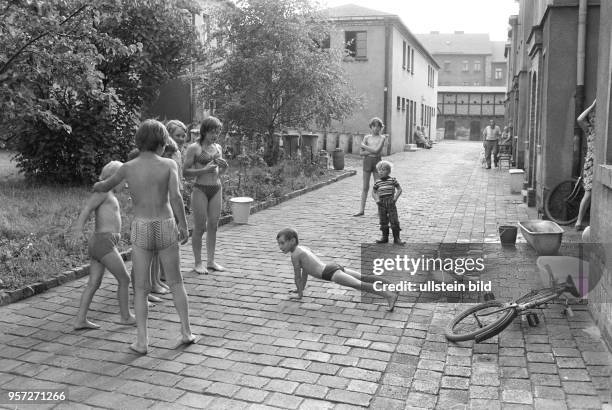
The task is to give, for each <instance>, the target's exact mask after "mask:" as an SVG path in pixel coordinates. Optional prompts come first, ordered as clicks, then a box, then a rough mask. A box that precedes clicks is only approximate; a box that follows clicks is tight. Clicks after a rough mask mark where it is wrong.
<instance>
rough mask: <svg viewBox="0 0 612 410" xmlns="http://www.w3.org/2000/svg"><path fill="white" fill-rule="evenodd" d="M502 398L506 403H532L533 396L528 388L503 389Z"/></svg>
mask: <svg viewBox="0 0 612 410" xmlns="http://www.w3.org/2000/svg"><path fill="white" fill-rule="evenodd" d="M501 399H502V401H503V402H506V403H519V404H531V403H533V397H532V395H531V392H530V391H527V390H510V389H508V390H506V389H504V390H502V395H501Z"/></svg>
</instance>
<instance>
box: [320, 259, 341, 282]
mask: <svg viewBox="0 0 612 410" xmlns="http://www.w3.org/2000/svg"><path fill="white" fill-rule="evenodd" d="M339 270H341V271H342V272H344V266H341V265H338V264H337V263H328V264H327V265H325V267H324V268H323V272H322V273H321V279H323V280H327V281H330V282H331V280H332V276H334V273H336V271H339Z"/></svg>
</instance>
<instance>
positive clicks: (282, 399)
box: [265, 393, 303, 409]
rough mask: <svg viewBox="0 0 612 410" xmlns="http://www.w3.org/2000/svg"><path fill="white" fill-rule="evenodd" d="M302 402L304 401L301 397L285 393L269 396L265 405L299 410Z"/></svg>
mask: <svg viewBox="0 0 612 410" xmlns="http://www.w3.org/2000/svg"><path fill="white" fill-rule="evenodd" d="M302 401H303V399H302V398H301V397H297V396H292V395H288V394H283V393H272V394H271V395H269V396H268V399H267V400H266V403H265V404H269V405H270V406H276V407H280V408H283V409H297V408H299V407H300V403H302Z"/></svg>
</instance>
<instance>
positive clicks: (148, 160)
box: [124, 152, 178, 218]
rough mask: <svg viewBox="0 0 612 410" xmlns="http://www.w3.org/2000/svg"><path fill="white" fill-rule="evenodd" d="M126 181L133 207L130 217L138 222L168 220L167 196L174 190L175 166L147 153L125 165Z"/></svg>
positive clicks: (166, 160) (169, 214)
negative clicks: (153, 219)
mask: <svg viewBox="0 0 612 410" xmlns="http://www.w3.org/2000/svg"><path fill="white" fill-rule="evenodd" d="M124 167H125V170H124V172H125V179H126V180H127V183H128V186H129V189H130V194H131V196H132V201H133V206H134V216H135V217H140V218H171V217H172V215H173V214H172V208H171V206H170V203H169V202H168V192H174V190H175V189H178V187H173V186H172V185H173V184H176V182H177V181H178V177H175V178H172V176H173V175H172V174H173V173H176V174H177V175H178V169H177V166H176V163H175V162H174V161H173V160H171V159H168V158H163V157H160V156H158V155H155V154H153V153H151V152H144V153H141V154H140V155H139V156H138V157H136V158H134V159H133V160H131V161H129V162H127V163H126V164H125V165H124Z"/></svg>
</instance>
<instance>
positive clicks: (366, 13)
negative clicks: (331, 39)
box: [324, 4, 395, 18]
mask: <svg viewBox="0 0 612 410" xmlns="http://www.w3.org/2000/svg"><path fill="white" fill-rule="evenodd" d="M324 13H325V14H327V15H328V16H329V17H332V18H334V17H345V18H349V17H384V16H394V15H395V14H391V13H386V12H384V11H378V10H373V9H369V8H367V7H361V6H356V5H354V4H344V5H342V6H337V7H331V8H328V9H325V10H324Z"/></svg>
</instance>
